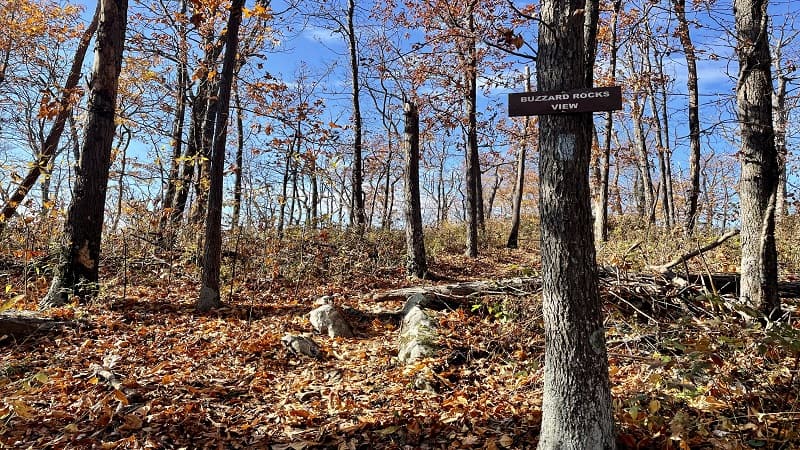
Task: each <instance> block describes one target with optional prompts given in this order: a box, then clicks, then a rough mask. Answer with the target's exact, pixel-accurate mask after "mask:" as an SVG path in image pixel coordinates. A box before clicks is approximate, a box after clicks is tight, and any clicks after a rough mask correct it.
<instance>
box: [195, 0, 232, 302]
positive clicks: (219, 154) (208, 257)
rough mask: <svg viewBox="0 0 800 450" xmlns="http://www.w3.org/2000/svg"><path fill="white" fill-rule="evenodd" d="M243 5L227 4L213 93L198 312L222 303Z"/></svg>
mask: <svg viewBox="0 0 800 450" xmlns="http://www.w3.org/2000/svg"><path fill="white" fill-rule="evenodd" d="M243 7H244V0H233V2H232V3H231V10H230V11H231V12H230V17H229V18H228V30H227V35H226V37H225V58H224V59H223V61H222V73H221V75H222V77H221V79H220V82H219V92H218V94H217V98H218V101H217V103H218V108H219V109H218V111H217V115H216V120H215V124H214V140H213V146H212V150H211V169H210V174H209V190H208V207H207V208H206V231H205V240H204V244H203V272H202V287H201V288H200V296H199V297H198V299H197V304H196V305H195V307H196V308H197V310H198V311H200V312H205V311H208V310H210V309H212V308H217V307H219V306H221V304H222V302H221V300H220V294H219V285H220V283H219V269H220V262H221V259H222V184H223V178H224V165H225V142H226V139H227V136H228V134H227V129H228V113H229V111H230V99H231V87H232V86H233V77H234V68H235V65H236V53H237V49H238V47H239V25H240V24H241V23H242V8H243Z"/></svg>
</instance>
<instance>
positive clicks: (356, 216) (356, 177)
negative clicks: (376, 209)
mask: <svg viewBox="0 0 800 450" xmlns="http://www.w3.org/2000/svg"><path fill="white" fill-rule="evenodd" d="M355 9H356V5H355V0H348V2H347V39H348V45H349V47H350V72H351V75H352V77H353V80H352V82H353V173H352V184H353V197H352V204H351V209H350V214H351V222H352V223H353V225H355V226H356V228H357V229H358V232H359V233H363V232H364V228H365V226H366V216H365V212H364V188H363V186H362V183H363V176H364V167H363V166H364V164H363V162H362V159H361V152H362V148H361V147H362V144H361V134H362V130H361V128H362V125H361V100H360V95H361V89H360V88H359V86H360V84H359V81H360V80H359V79H358V64H359V63H358V48H357V41H356V31H355V25H354V23H353V16H354V15H355Z"/></svg>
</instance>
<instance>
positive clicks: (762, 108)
mask: <svg viewBox="0 0 800 450" xmlns="http://www.w3.org/2000/svg"><path fill="white" fill-rule="evenodd" d="M767 3H768V2H767V0H735V1H734V6H733V11H734V15H735V20H736V38H737V46H736V47H737V48H736V50H737V54H738V57H739V80H738V84H737V86H736V103H737V111H736V112H737V117H738V119H739V126H740V129H741V135H742V146H741V150H740V152H739V155H740V156H739V157H740V160H741V165H742V169H741V180H740V182H739V196H740V200H741V220H742V260H741V271H742V280H741V282H742V286H741V294H740V295H741V298H742V300H743V301H745V302H747V303H748V304H749V305H751V306H752V307H754V308H755V309H757V310H759V311H760V312H761V313H763V314H764V315H765V316H767V317H775V316H777V315H779V313H780V307H781V304H780V298H779V297H778V264H777V251H776V249H775V201H776V190H777V186H778V155H777V150H776V148H775V132H774V129H773V126H772V68H771V60H770V50H769V42H768V36H769V34H768V29H767V23H768V21H769V20H768V15H767Z"/></svg>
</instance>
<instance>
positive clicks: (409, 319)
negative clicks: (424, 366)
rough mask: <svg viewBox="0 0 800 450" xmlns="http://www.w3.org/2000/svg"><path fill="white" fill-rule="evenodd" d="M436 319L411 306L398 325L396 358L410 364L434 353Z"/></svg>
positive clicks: (417, 307)
mask: <svg viewBox="0 0 800 450" xmlns="http://www.w3.org/2000/svg"><path fill="white" fill-rule="evenodd" d="M435 321H436V319H435V318H434V317H433V316H431V315H430V314H429V313H427V312H426V311H425V310H423V309H422V308H420V307H419V306H412V307H411V308H409V309H408V311H406V314H405V315H404V316H403V322H402V324H401V325H400V350H399V352H398V354H397V359H399V360H400V362H402V363H403V364H411V363H413V362H414V361H416V360H417V359H419V358H424V357H426V356H433V355H434V354H435V353H436V342H437V333H436V323H435Z"/></svg>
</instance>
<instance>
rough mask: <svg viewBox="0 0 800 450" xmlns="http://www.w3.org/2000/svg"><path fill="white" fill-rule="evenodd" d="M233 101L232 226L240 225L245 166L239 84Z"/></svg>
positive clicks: (234, 92)
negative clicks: (234, 143) (234, 124)
mask: <svg viewBox="0 0 800 450" xmlns="http://www.w3.org/2000/svg"><path fill="white" fill-rule="evenodd" d="M233 101H234V103H235V105H236V169H235V171H234V179H233V214H232V216H231V226H232V227H238V226H239V215H240V214H241V210H242V166H244V119H243V117H242V116H243V115H244V113H243V111H242V101H241V99H240V98H239V85H238V83H237V85H236V89H235V90H234V91H233Z"/></svg>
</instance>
